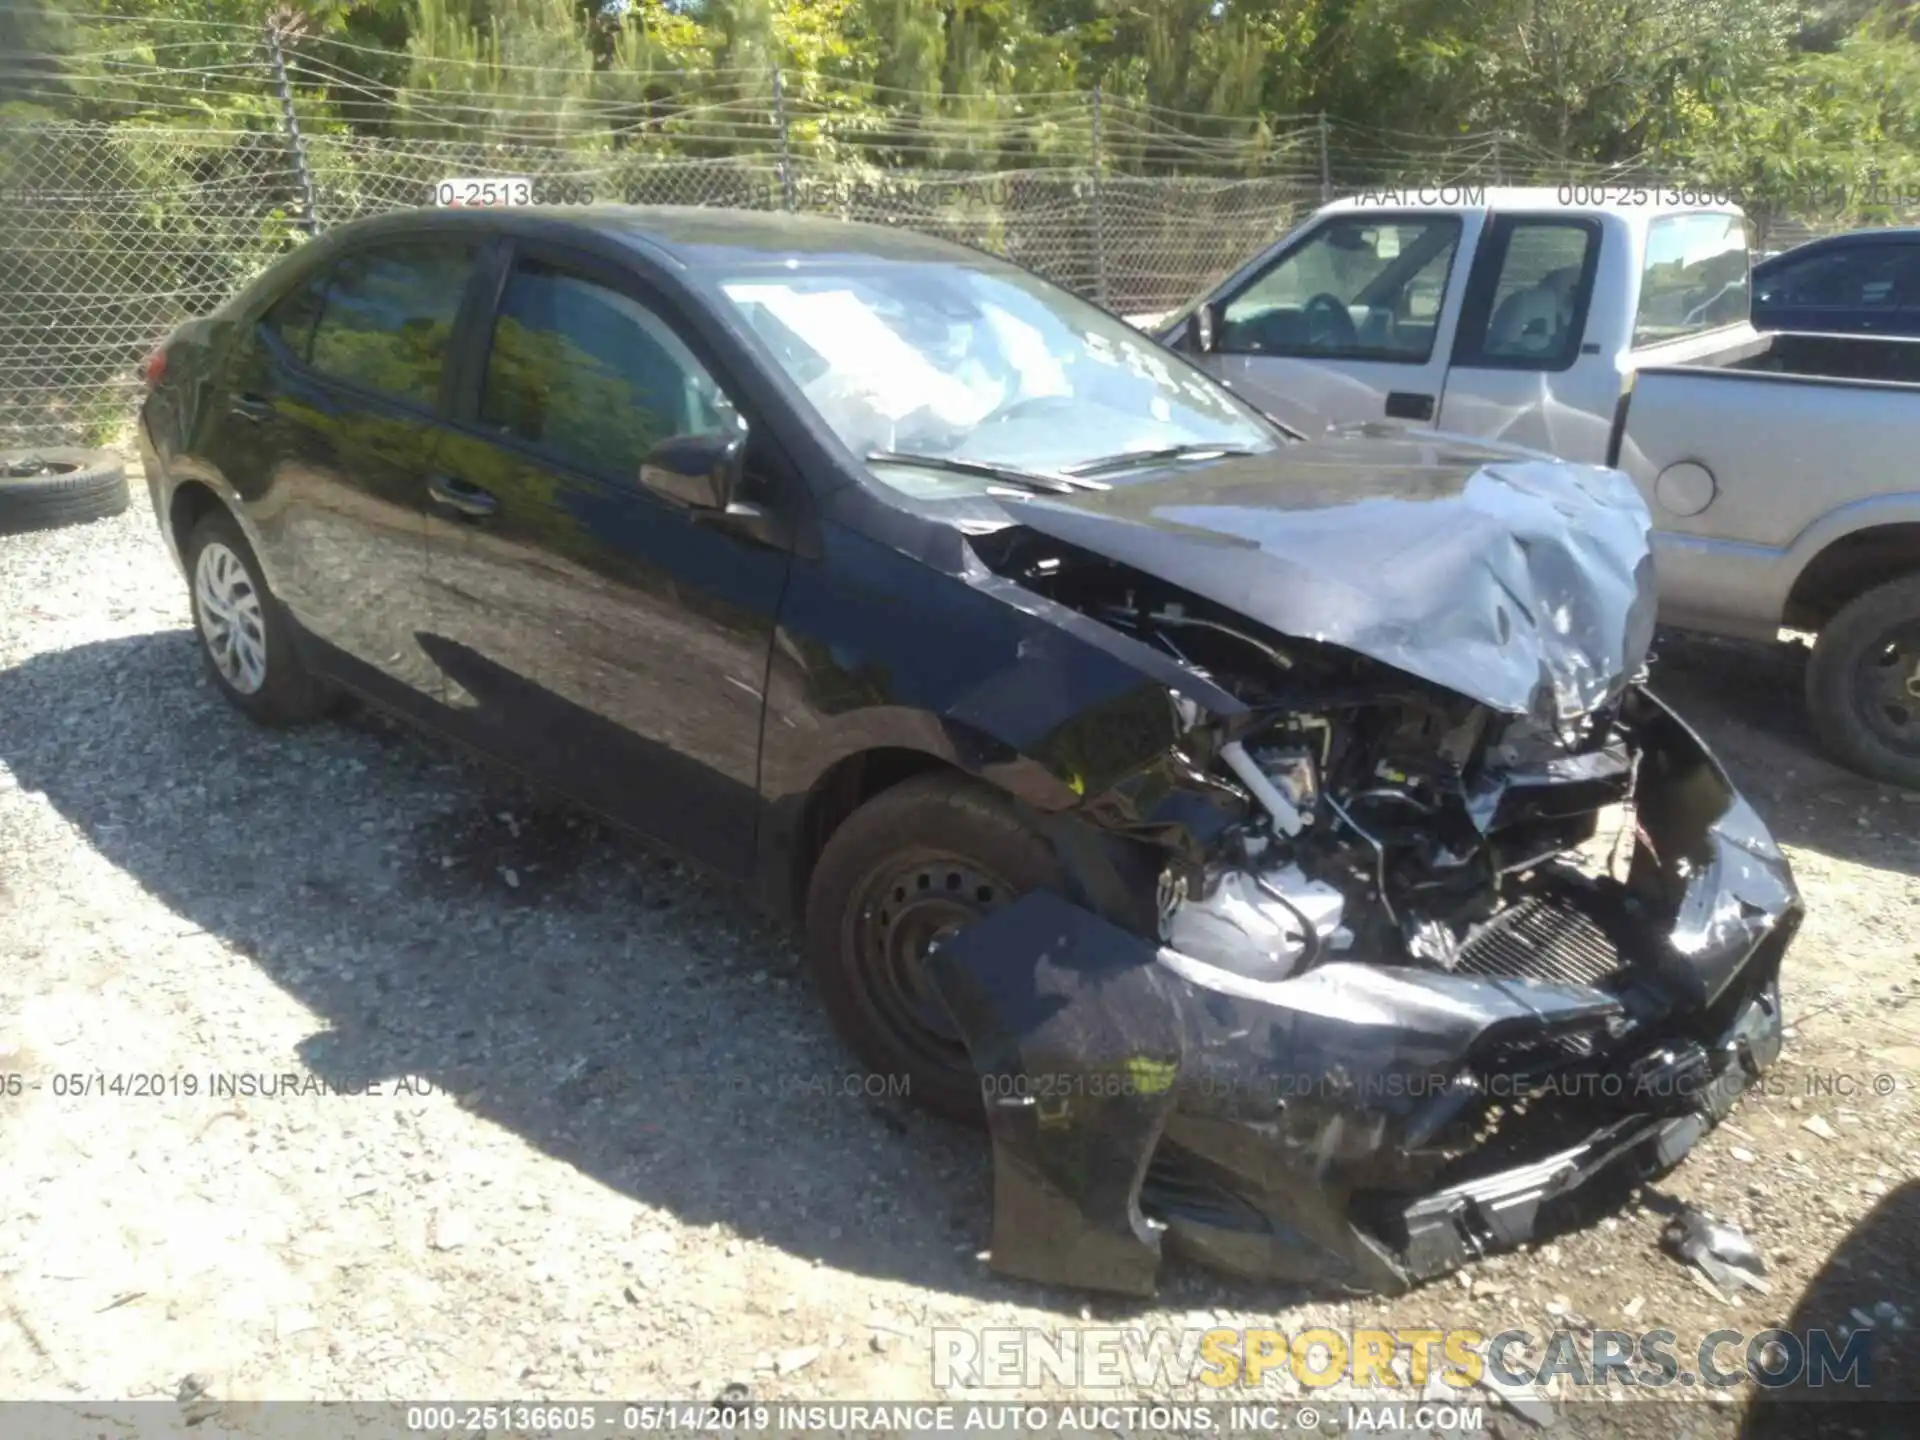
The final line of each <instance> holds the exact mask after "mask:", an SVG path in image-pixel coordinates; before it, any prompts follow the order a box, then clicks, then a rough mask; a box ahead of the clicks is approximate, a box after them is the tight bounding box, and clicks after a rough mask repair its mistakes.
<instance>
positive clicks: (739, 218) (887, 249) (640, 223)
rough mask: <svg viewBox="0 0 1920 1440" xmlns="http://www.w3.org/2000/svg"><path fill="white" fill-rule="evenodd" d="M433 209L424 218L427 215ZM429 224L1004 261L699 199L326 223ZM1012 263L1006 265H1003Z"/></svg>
mask: <svg viewBox="0 0 1920 1440" xmlns="http://www.w3.org/2000/svg"><path fill="white" fill-rule="evenodd" d="M429 216H430V217H433V218H432V220H431V221H430V222H429V221H428V220H427V218H426V217H429ZM429 223H431V224H432V225H433V227H434V228H436V229H438V228H442V227H444V226H447V225H449V224H451V225H458V226H463V227H464V226H469V225H470V226H472V227H473V228H475V229H477V230H482V231H488V232H495V231H499V232H517V233H540V232H545V233H547V234H553V233H554V232H557V231H558V232H564V231H566V230H576V231H584V232H589V233H594V234H598V235H602V236H605V237H607V238H609V239H612V240H615V241H618V242H620V243H623V244H627V245H631V246H634V247H636V248H645V249H648V250H650V251H652V252H653V253H654V254H655V255H657V256H661V257H663V258H665V259H667V260H668V261H670V262H673V263H677V264H679V265H680V266H683V267H685V268H687V269H691V270H707V269H717V268H728V269H737V268H752V267H756V266H772V265H780V266H783V267H784V266H791V265H793V264H800V265H805V264H808V263H810V262H817V261H824V260H845V259H848V258H854V259H868V260H905V261H916V260H917V261H945V262H947V263H949V264H963V265H970V266H973V267H976V268H1000V267H1002V266H1009V262H1007V261H1004V260H999V259H997V258H996V257H994V256H991V255H989V254H987V253H986V252H985V251H982V250H975V249H972V248H971V247H969V246H965V245H960V244H956V243H955V242H953V241H949V240H940V239H936V238H935V237H933V236H931V235H923V234H920V233H918V232H916V231H912V230H907V229H903V228H900V227H898V226H892V225H871V224H866V223H864V222H861V221H855V220H839V219H835V218H833V217H831V216H825V215H790V214H787V213H785V212H783V211H766V210H729V209H722V208H720V207H717V206H703V205H533V206H524V207H523V206H515V207H501V208H498V209H472V210H464V209H460V208H457V207H446V208H435V209H418V210H403V211H390V212H388V213H386V214H384V215H380V216H376V217H373V218H371V219H367V220H356V221H353V222H351V223H350V224H348V225H343V226H340V227H338V228H337V229H335V230H332V231H330V232H329V234H330V235H331V236H333V237H337V238H339V239H340V240H343V241H349V242H350V241H351V240H352V239H357V238H364V239H373V238H375V237H376V236H378V235H403V234H406V233H407V232H409V231H410V230H414V229H418V228H423V227H424V226H425V225H426V224H429ZM1009 268H1011V267H1010V266H1009Z"/></svg>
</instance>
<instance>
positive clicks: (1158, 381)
mask: <svg viewBox="0 0 1920 1440" xmlns="http://www.w3.org/2000/svg"><path fill="white" fill-rule="evenodd" d="M147 376H148V381H149V385H150V394H149V396H148V399H147V402H146V405H145V407H144V409H143V411H142V417H141V444H142V450H143V453H144V458H145V460H146V474H147V477H148V482H149V485H150V487H151V489H152V495H153V501H154V506H155V511H156V514H157V516H158V518H159V520H160V523H161V527H162V530H163V532H164V533H165V535H166V537H167V540H168V542H169V544H170V546H171V547H172V549H173V551H174V554H175V556H176V558H177V559H178V561H179V563H180V565H181V567H182V570H183V572H184V573H185V575H186V577H187V580H188V586H189V593H190V595H191V597H192V602H193V614H194V620H195V624H196V626H197V628H198V631H199V635H200V638H201V641H202V643H203V650H204V652H205V659H206V662H207V665H208V667H209V671H210V673H211V676H212V678H213V680H214V681H215V683H216V684H217V685H218V687H219V688H220V689H221V690H222V691H223V692H224V693H225V694H226V696H227V697H228V698H229V699H231V700H232V701H233V702H234V703H235V704H236V705H238V706H239V707H240V708H242V709H243V710H245V711H247V712H248V713H250V714H252V715H253V716H255V717H256V718H258V719H261V720H264V721H268V722H273V723H287V722H292V721H297V720H303V719H308V718H312V717H314V716H317V715H319V714H321V713H323V712H324V711H325V710H326V709H328V708H329V706H330V705H331V703H332V702H333V700H334V698H335V697H336V696H337V695H338V694H340V693H341V692H343V691H352V692H355V693H358V694H359V695H361V696H363V697H365V698H367V699H369V700H371V701H374V702H375V703H378V704H380V705H383V706H385V707H386V708H388V709H390V710H392V711H394V712H396V713H398V714H401V715H403V716H406V717H407V718H409V719H411V720H413V721H415V722H416V723H419V724H421V725H424V726H426V727H428V728H431V729H433V730H436V731H439V732H441V733H444V734H446V735H448V736H450V737H452V738H454V739H456V740H459V741H462V742H465V743H467V744H469V745H471V746H473V747H475V748H478V749H480V750H482V751H485V752H487V753H489V754H491V755H493V756H495V757H497V758H498V759H500V760H502V761H504V762H506V763H508V764H510V765H512V766H515V767H517V768H519V769H520V770H521V771H523V772H524V773H525V774H527V775H528V776H529V777H531V778H533V779H536V780H539V781H544V782H546V783H548V784H550V785H552V786H554V787H556V788H558V789H560V790H562V791H564V792H566V793H568V794H569V795H571V796H573V797H574V798H575V799H577V800H579V801H581V802H583V803H585V804H587V805H589V806H592V807H593V808H595V809H597V810H598V811H600V812H601V813H603V814H604V815H606V816H608V817H609V818H611V819H613V820H615V821H617V822H619V823H622V824H626V825H630V826H632V827H634V828H636V829H639V830H642V831H645V832H647V833H649V834H651V835H653V836H654V837H656V838H658V839H659V840H661V841H663V842H665V843H667V844H669V845H672V846H674V847H677V848H678V849H680V850H681V851H683V852H685V853H687V854H689V855H691V856H692V857H694V858H696V859H698V860H700V861H702V862H704V863H705V864H707V865H709V866H711V867H713V868H715V869H718V870H720V871H722V872H724V873H727V874H730V875H732V876H734V877H736V878H738V879H740V880H743V881H745V882H747V883H748V884H750V885H751V886H753V887H754V888H755V890H756V891H757V893H758V894H759V895H760V896H761V897H762V898H763V900H764V901H765V903H766V904H767V905H768V906H769V907H770V908H772V909H774V910H775V911H777V912H779V913H782V914H785V915H789V916H792V917H793V918H795V919H799V920H802V921H803V922H804V925H805V929H806V941H807V950H808V954H809V957H810V959H811V963H812V966H813V971H814V975H815V979H816V981H817V984H818V988H819V991H820V993H821V995H822V997H823V999H824V1000H825V1003H826V1005H827V1008H828V1010H829V1011H830V1013H831V1015H832V1017H833V1020H834V1022H835V1024H836V1026H837V1027H838V1028H839V1030H840V1031H841V1033H842V1034H843V1035H844V1036H845V1038H846V1040H847V1042H848V1043H849V1044H850V1045H851V1046H852V1047H853V1048H854V1050H855V1051H857V1052H858V1054H859V1055H860V1056H861V1058H862V1059H863V1060H864V1061H865V1062H866V1063H867V1064H869V1065H871V1066H872V1067H873V1068H875V1069H876V1070H879V1071H884V1072H889V1073H892V1074H900V1075H904V1076H906V1077H907V1081H908V1085H909V1087H910V1089H911V1092H912V1094H913V1095H914V1097H915V1098H916V1099H917V1100H919V1101H921V1102H923V1103H925V1104H927V1105H928V1106H930V1107H932V1108H933V1109H936V1110H938V1111H941V1112H944V1113H946V1114H949V1115H954V1116H957V1117H961V1118H965V1119H971V1120H975V1121H977V1120H979V1119H980V1117H982V1115H984V1117H985V1121H986V1124H987V1125H988V1127H989V1128H990V1130H991V1133H992V1138H993V1145H994V1163H995V1174H996V1200H995V1206H996V1214H995V1219H994V1239H993V1256H994V1262H995V1264H996V1265H997V1266H999V1267H1000V1268H1001V1269H1003V1270H1006V1271H1008V1272H1010V1273H1014V1274H1018V1275H1024V1276H1029V1277H1032V1278H1036V1279H1041V1280H1048V1281H1058V1282H1064V1283H1070V1284H1075V1285H1085V1286H1092V1287H1100V1288H1107V1289H1114V1290H1120V1291H1127V1292H1135V1293H1144V1292H1147V1291H1150V1290H1151V1289H1152V1287H1153V1285H1154V1280H1155V1274H1156V1271H1157V1268H1158V1265H1159V1261H1160V1258H1161V1250H1162V1248H1163V1245H1165V1244H1168V1243H1171V1244H1172V1245H1173V1246H1175V1247H1176V1248H1179V1249H1181V1250H1183V1251H1185V1252H1186V1253H1188V1254H1190V1255H1193V1256H1195V1257H1197V1258H1199V1259H1201V1260H1203V1261H1205V1262H1207V1263H1210V1264H1213V1265H1216V1266H1218V1267H1221V1268H1224V1269H1227V1270H1230V1271H1233V1272H1236V1273H1240V1274H1244V1275H1249V1276H1259V1277H1273V1278H1283V1279H1297V1280H1310V1281H1318V1282H1327V1283H1332V1284H1336V1285H1342V1286H1347V1287H1350V1288H1354V1289H1384V1290H1391V1289H1398V1288H1402V1287H1404V1286H1406V1285H1409V1284H1412V1283H1416V1282H1418V1281H1420V1280H1422V1279H1424V1278H1427V1277H1429V1276H1432V1275H1435V1274H1438V1273H1441V1272H1443V1271H1445V1270H1447V1269H1449V1268H1451V1267H1454V1266H1457V1265H1459V1264H1461V1263H1462V1262H1464V1261H1466V1260H1467V1259H1469V1258H1471V1257H1472V1256H1474V1255H1476V1254H1479V1253H1482V1252H1484V1251H1488V1250H1492V1249H1497V1248H1500V1247H1503V1246H1511V1245H1514V1244H1518V1243H1521V1242H1524V1241H1526V1240H1528V1239H1529V1238H1531V1237H1533V1236H1535V1235H1538V1234H1542V1233H1546V1232H1547V1231H1548V1230H1550V1229H1552V1228H1555V1227H1557V1226H1560V1225H1563V1224H1566V1223H1571V1222H1573V1221H1575V1220H1577V1219H1578V1218H1579V1216H1580V1215H1582V1214H1583V1213H1585V1212H1586V1208H1587V1207H1590V1206H1592V1205H1595V1204H1598V1203H1603V1202H1604V1200H1605V1198H1606V1197H1608V1196H1610V1195H1612V1194H1616V1193H1619V1192H1620V1191H1622V1190H1623V1189H1624V1188H1625V1187H1627V1186H1630V1185H1631V1184H1633V1183H1635V1182H1636V1181H1638V1180H1639V1179H1641V1178H1644V1177H1646V1176H1648V1175H1651V1174H1654V1173H1657V1172H1659V1171H1660V1170H1662V1169H1665V1168H1666V1167H1668V1166H1671V1165H1672V1164H1674V1163H1675V1162H1676V1161H1677V1160H1678V1159H1679V1158H1680V1157H1681V1156H1682V1155H1683V1154H1684V1153H1685V1152H1686V1151H1687V1149H1688V1148H1689V1147H1690V1146H1691V1145H1692V1144H1693V1143H1694V1141H1695V1140H1696V1139H1697V1138H1698V1137H1699V1136H1700V1135H1701V1134H1702V1133H1703V1132H1704V1130H1705V1129H1706V1128H1707V1127H1708V1126H1709V1125H1711V1124H1712V1123H1714V1121H1715V1120H1717V1119H1718V1118H1719V1117H1720V1116H1722V1115H1723V1114H1725V1113H1726V1111H1727V1109H1728V1107H1729V1106H1730V1105H1731V1104H1732V1103H1733V1101H1734V1099H1735V1097H1736V1096H1737V1095H1738V1094H1739V1092H1740V1091H1741V1090H1742V1089H1743V1088H1744V1087H1745V1086H1746V1085H1748V1084H1749V1083H1750V1082H1751V1081H1752V1080H1753V1079H1754V1078H1755V1077H1756V1076H1757V1075H1758V1074H1759V1072H1760V1071H1761V1069H1762V1068H1763V1067H1765V1066H1766V1065H1767V1064H1768V1063H1769V1062H1770V1061H1771V1060H1772V1059H1773V1058H1774V1056H1775V1055H1776V1054H1777V1052H1778V1049H1779V1045H1780V1034H1781V1029H1780V1027H1781V1021H1780V1013H1779V1000H1778V988H1777V977H1778V970H1779V966H1780V961H1781V957H1782V955H1783V953H1784V951H1785V950H1786V948H1787V945H1788V944H1789V942H1790V940H1791V937H1792V935H1793V933H1794V930H1795V928H1796V927H1797V925H1798V923H1799V918H1800V903H1799V899H1798V895H1797V892H1796V891H1795V889H1794V885H1793V880H1792V876H1791V874H1790V872H1789V869H1788V866H1787V863H1786V861H1785V859H1784V858H1783V857H1782V855H1781V853H1780V851H1779V850H1778V849H1777V847H1776V846H1775V845H1774V843H1773V841H1772V839H1771V838H1770V837H1769V836H1768V834H1767V831H1766V829H1765V827H1764V825H1763V824H1762V823H1761V822H1760V820H1759V819H1758V817H1757V816H1756V815H1755V814H1754V813H1753V811H1752V810H1751V809H1750V808H1749V806H1748V805H1747V803H1746V802H1745V801H1744V800H1743V799H1742V798H1741V797H1740V796H1739V795H1738V794H1737V793H1736V792H1735V791H1734V789H1733V787H1732V786H1731V785H1730V784H1729V782H1728V780H1727V778H1726V776H1725V774H1724V773H1723V771H1722V770H1721V768H1720V767H1719V766H1718V765H1717V764H1716V762H1715V761H1714V759H1713V757H1712V756H1711V755H1710V754H1709V753H1708V752H1707V751H1706V749H1705V748H1704V746H1703V745H1702V744H1701V742H1700V740H1699V739H1698V738H1697V737H1696V736H1695V735H1694V734H1693V732H1692V731H1691V730H1689V729H1688V727H1687V726H1686V725H1685V724H1684V723H1683V722H1682V721H1681V720H1680V719H1679V718H1677V717H1676V716H1675V715H1674V714H1673V713H1672V712H1670V711H1669V710H1667V709H1666V708H1665V707H1664V706H1663V705H1662V704H1661V703H1660V702H1659V701H1658V700H1657V699H1655V698H1654V697H1653V696H1652V695H1651V694H1650V693H1649V692H1648V691H1647V690H1646V689H1645V688H1643V686H1642V680H1643V678H1644V672H1645V668H1646V658H1647V653H1648V647H1649V643H1650V639H1651V634H1652V623H1653V614H1654V592H1653V584H1652V574H1651V563H1652V562H1651V560H1650V558H1649V553H1648V548H1647V529H1648V517H1647V515H1646V512H1645V510H1644V508H1643V506H1642V504H1641V502H1640V500H1639V498H1638V497H1637V495H1636V494H1635V493H1634V491H1633V490H1632V488H1631V486H1630V485H1629V484H1628V483H1627V481H1626V480H1625V479H1624V478H1623V477H1622V476H1620V475H1618V474H1617V473H1615V472H1612V471H1607V470H1601V469H1595V468H1591V467H1582V466H1573V465H1565V464H1561V463H1558V462H1556V461H1553V460H1551V459H1548V458H1546V457H1542V456H1538V455H1532V454H1527V453H1522V452H1517V451H1512V450H1505V449H1497V448H1490V447H1486V446H1482V445H1476V444H1472V443H1469V442H1464V441H1460V440H1457V439H1454V438H1452V437H1447V436H1441V435H1435V434H1430V433H1429V434H1414V433H1405V434H1349V435H1342V436H1337V437H1326V438H1322V439H1319V440H1314V441H1306V440H1303V439H1302V438H1301V437H1300V436H1298V435H1297V434H1295V433H1293V432H1291V431H1289V430H1288V429H1287V428H1286V427H1285V426H1284V425H1282V424H1280V423H1278V422H1277V421H1275V420H1273V419H1271V418H1270V417H1268V416H1265V415H1262V414H1261V413H1259V412H1257V411H1255V410H1253V409H1252V408H1250V407H1249V406H1247V405H1246V404H1244V403H1243V402H1242V401H1241V400H1239V399H1238V398H1237V397H1236V396H1235V395H1234V394H1233V393H1232V392H1231V391H1229V390H1227V389H1224V388H1223V387H1222V386H1220V385H1219V384H1217V383H1216V382H1214V381H1213V380H1211V379H1209V378H1208V377H1206V376H1205V375H1203V374H1201V373H1200V372H1199V371H1197V370H1195V369H1194V368H1192V367H1191V366H1189V365H1188V364H1187V363H1186V362H1185V361H1183V360H1182V359H1180V358H1179V357H1178V356H1176V355H1174V354H1172V353H1170V352H1168V351H1166V350H1163V349H1162V348H1160V347H1159V346H1158V345H1156V344H1155V343H1154V342H1152V341H1151V340H1149V339H1148V338H1146V337H1145V336H1143V335H1141V334H1138V333H1136V332H1135V331H1134V330H1132V329H1131V328H1130V327H1128V326H1127V325H1125V324H1123V323H1122V322H1120V321H1118V320H1116V319H1114V318H1113V317H1111V316H1109V315H1107V314H1106V313H1104V312H1102V311H1100V310H1098V309H1096V308H1095V307H1093V306H1090V305H1087V304H1085V303H1083V302H1081V301H1079V300H1077V299H1075V298H1073V297H1072V296H1070V295H1068V294H1067V293H1065V292H1064V291H1061V290H1059V289H1056V288H1055V287H1053V286H1051V285H1048V284H1046V283H1045V282H1043V281H1041V280H1039V279H1037V278H1035V277H1033V276H1032V275H1030V274H1028V273H1026V272H1024V271H1022V270H1020V269H1018V268H1016V267H1013V266H1011V265H1008V264H1005V263H1003V262H1001V261H998V260H995V259H993V258H990V257H988V256H985V255H981V254H978V253H975V252H973V251H969V250H966V249H963V248H960V247H957V246H953V245H948V244H944V243H941V242H937V241H934V240H930V239H925V238H921V237H917V236H912V235H908V234H904V233H901V232H898V231H893V230H887V229H879V228H873V227H863V226H855V225H843V224H838V223H835V222H830V221H825V220H807V219H797V218H794V217H788V216H764V215H742V214H730V213H727V212H717V211H648V210H631V209H615V210H604V211H585V212H559V211H540V210H528V211H499V212H483V213H443V214H415V215H408V216H392V217H386V218H383V219H381V220H376V221H372V222H365V223H361V224H355V225H349V226H346V227H343V228H342V229H340V230H338V231H334V232H332V233H330V234H329V235H327V236H325V237H323V238H321V239H319V240H317V241H315V242H313V243H312V244H310V245H308V246H306V247H304V248H303V249H302V250H301V251H300V252H298V254H296V255H295V256H293V257H290V258H289V259H288V260H287V261H285V262H283V264H282V265H280V266H278V267H276V268H275V269H274V270H273V271H270V272H269V273H268V274H267V275H265V276H264V277H262V278H261V279H260V280H259V281H257V282H256V283H255V284H254V285H252V286H251V287H249V289H248V290H247V291H246V292H244V293H243V294H242V295H240V296H239V297H237V298H236V299H235V300H234V301H233V302H231V303H230V304H229V305H227V306H225V307H223V309H222V310H221V311H219V312H218V313H216V314H215V315H214V316H212V317H210V318H209V319H207V320H204V321H197V322H194V323H193V324H191V325H189V326H187V327H184V328H183V329H182V330H181V331H180V332H178V333H177V334H176V335H175V336H174V337H173V338H172V339H171V340H170V341H169V342H168V344H167V345H166V346H165V347H163V348H162V349H161V350H160V351H158V352H156V355H155V356H154V358H153V360H152V361H150V362H149V366H148V371H147Z"/></svg>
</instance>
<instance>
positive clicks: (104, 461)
mask: <svg viewBox="0 0 1920 1440" xmlns="http://www.w3.org/2000/svg"><path fill="white" fill-rule="evenodd" d="M126 508H127V467H126V464H125V462H123V461H122V460H121V459H120V457H119V456H118V455H116V454H114V453H113V452H112V451H111V450H75V449H69V448H66V447H63V446H53V445H48V446H43V447H39V448H33V447H29V448H27V449H12V450H0V535H21V534H25V533H26V532H27V531H29V530H51V529H54V528H55V527H57V526H61V525H78V524H80V523H81V522H82V521H86V520H103V519H105V518H106V517H107V516H109V515H118V514H119V513H120V512H121V511H122V510H125V509H126Z"/></svg>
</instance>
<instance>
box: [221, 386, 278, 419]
mask: <svg viewBox="0 0 1920 1440" xmlns="http://www.w3.org/2000/svg"><path fill="white" fill-rule="evenodd" d="M227 409H229V410H230V411H232V412H233V413H234V414H235V415H238V416H239V417H240V418H241V419H242V420H251V421H253V422H254V423H256V424H258V423H259V422H260V421H262V420H271V419H272V418H273V402H272V401H271V400H269V399H267V397H266V396H264V395H256V394H254V392H253V391H251V390H242V391H241V392H240V393H239V394H238V395H235V396H234V397H233V398H232V399H231V400H229V401H227Z"/></svg>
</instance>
